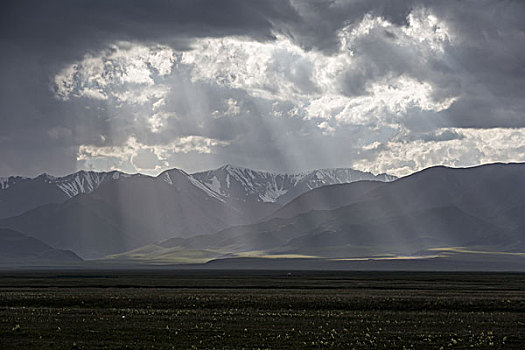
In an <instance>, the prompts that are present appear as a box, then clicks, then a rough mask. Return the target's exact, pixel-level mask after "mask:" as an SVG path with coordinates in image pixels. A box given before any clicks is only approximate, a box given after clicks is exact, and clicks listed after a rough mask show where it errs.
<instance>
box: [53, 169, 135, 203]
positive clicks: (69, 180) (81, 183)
mask: <svg viewBox="0 0 525 350" xmlns="http://www.w3.org/2000/svg"><path fill="white" fill-rule="evenodd" d="M129 176H131V175H129V174H125V173H121V172H119V171H112V172H109V173H105V172H100V173H99V172H95V171H84V170H81V171H79V172H77V173H74V174H71V175H68V176H64V177H58V178H55V177H51V176H49V175H48V177H49V179H50V181H51V182H52V183H55V184H56V185H57V186H58V188H60V189H61V190H62V191H63V192H64V193H65V194H66V195H67V196H68V197H70V198H72V197H75V196H77V195H78V194H80V193H91V192H93V191H94V190H96V189H97V188H99V187H100V185H102V184H103V183H106V182H108V181H112V180H118V179H120V178H124V177H129Z"/></svg>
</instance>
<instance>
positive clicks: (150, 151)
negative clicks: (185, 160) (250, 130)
mask: <svg viewBox="0 0 525 350" xmlns="http://www.w3.org/2000/svg"><path fill="white" fill-rule="evenodd" d="M227 145H228V143H227V142H225V141H221V140H215V139H210V138H206V137H202V136H195V135H192V136H184V137H177V138H175V139H174V140H173V141H172V142H170V143H168V144H155V145H148V144H145V143H142V142H140V141H138V140H137V138H136V137H135V136H130V137H129V138H128V139H127V140H126V142H124V144H122V145H119V146H95V145H81V146H80V147H79V149H78V153H77V161H79V162H81V163H82V164H83V166H84V167H85V168H90V167H92V166H93V165H94V164H96V163H97V162H100V161H101V160H104V159H106V160H107V159H110V160H111V161H110V163H111V166H110V168H111V169H115V170H125V171H130V170H129V169H125V168H123V164H131V166H132V170H131V171H144V172H145V173H152V174H155V173H158V171H159V170H161V169H165V168H167V167H169V164H168V163H167V159H168V158H169V157H170V156H171V155H172V154H173V153H191V152H195V153H204V154H210V153H213V150H214V149H215V148H216V147H225V146H227ZM145 164H148V165H149V166H151V167H148V166H145ZM107 166H108V165H107V164H106V167H107Z"/></svg>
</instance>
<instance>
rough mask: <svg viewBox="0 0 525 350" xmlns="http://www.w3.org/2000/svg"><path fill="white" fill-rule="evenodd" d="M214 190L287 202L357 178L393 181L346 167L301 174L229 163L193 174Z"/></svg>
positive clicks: (385, 176) (262, 199)
mask: <svg viewBox="0 0 525 350" xmlns="http://www.w3.org/2000/svg"><path fill="white" fill-rule="evenodd" d="M192 176H193V177H194V178H195V179H197V180H198V181H200V182H201V183H203V184H204V185H206V187H208V188H209V189H211V190H212V191H213V192H215V193H218V194H220V195H221V196H223V197H226V198H234V199H240V200H246V199H249V198H251V199H255V200H257V201H261V202H281V203H282V202H286V201H288V200H290V199H293V198H294V197H295V196H298V195H300V194H302V193H304V192H306V191H309V190H311V189H314V188H317V187H320V186H325V185H333V184H341V183H350V182H354V181H359V180H376V181H392V180H394V179H395V177H393V176H390V175H386V174H385V175H383V174H382V175H378V176H375V175H373V174H371V173H365V172H362V171H358V170H354V169H347V168H335V169H318V170H313V171H310V172H301V173H292V174H286V173H273V172H267V171H257V170H252V169H248V168H243V167H236V166H232V165H230V164H227V165H224V166H222V167H220V168H218V169H215V170H209V171H204V172H200V173H196V174H193V175H192Z"/></svg>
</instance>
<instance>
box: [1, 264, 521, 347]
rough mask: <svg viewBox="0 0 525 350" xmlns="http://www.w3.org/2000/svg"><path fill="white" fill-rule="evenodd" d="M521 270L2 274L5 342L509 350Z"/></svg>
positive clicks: (517, 334)
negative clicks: (502, 349) (486, 349)
mask: <svg viewBox="0 0 525 350" xmlns="http://www.w3.org/2000/svg"><path fill="white" fill-rule="evenodd" d="M524 291H525V274H510V273H431V272H428V273H421V272H417V273H414V272H412V273H411V272H306V271H291V272H290V271H271V272H268V271H237V272H236V271H167V270H162V271H161V270H150V271H146V270H142V271H138V270H136V271H124V270H122V271H98V272H95V271H41V272H39V271H25V272H0V348H2V349H29V348H39V349H128V348H129V349H141V348H148V349H149V348H152V349H172V348H174V349H179V348H180V349H192V348H193V349H214V348H215V349H242V348H246V349H265V348H274V349H284V348H291V349H318V348H341V349H352V348H356V349H362V348H363V349H364V348H388V349H392V348H399V349H402V348H414V349H421V348H435V349H439V348H457V349H465V348H475V349H481V348H505V349H523V347H524V344H525V292H524Z"/></svg>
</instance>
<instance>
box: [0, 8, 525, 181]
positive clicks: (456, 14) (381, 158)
mask: <svg viewBox="0 0 525 350" xmlns="http://www.w3.org/2000/svg"><path fill="white" fill-rule="evenodd" d="M219 4H220V3H219V2H213V1H210V2H207V1H196V2H191V3H189V2H186V1H172V2H156V1H155V2H129V3H124V2H119V1H116V2H113V3H111V4H105V5H104V4H103V3H99V2H93V1H84V2H79V3H76V5H72V4H71V3H68V2H60V1H58V2H50V3H49V5H43V4H40V3H38V4H33V5H35V6H28V4H27V3H23V4H22V5H21V4H20V3H9V4H6V5H3V6H4V8H5V10H6V11H3V13H4V14H5V13H7V14H9V15H10V16H11V17H10V19H9V21H6V22H5V23H4V24H3V25H2V36H1V37H0V40H1V41H0V43H1V45H2V46H3V47H4V50H2V51H3V52H7V55H6V57H4V58H2V59H1V62H0V63H1V68H0V69H1V71H2V76H3V78H4V79H3V80H2V82H1V83H0V84H1V95H0V100H1V102H2V106H3V110H2V119H3V120H2V125H3V128H2V129H3V130H2V131H0V147H2V149H3V150H4V154H5V157H3V158H2V159H1V160H0V173H2V174H5V175H9V174H11V173H20V174H34V173H36V172H40V171H48V172H51V173H56V174H60V173H64V172H69V171H72V170H75V169H78V168H86V169H97V170H109V169H120V170H124V171H128V172H135V171H140V172H145V173H151V174H155V173H158V172H160V171H162V170H163V169H166V168H171V167H181V168H183V169H186V170H188V171H194V170H200V169H204V168H211V167H214V166H218V165H221V164H223V163H234V164H239V165H244V166H247V167H253V168H261V169H270V170H278V171H289V170H304V169H311V168H320V167H354V168H356V169H360V170H368V171H373V172H389V173H392V174H394V175H405V174H408V173H410V172H413V171H415V170H419V169H422V168H424V167H428V166H431V165H436V164H446V165H454V166H467V165H475V164H480V163H486V162H496V161H504V162H507V161H525V143H524V142H525V141H523V140H525V116H524V115H523V110H525V109H524V107H525V96H524V95H523V91H525V65H524V62H525V45H524V44H525V25H524V24H523V21H521V20H520V19H522V18H523V16H524V15H525V6H524V5H523V4H522V3H521V2H512V1H484V2H455V1H454V2H448V1H439V2H438V1H435V2H434V1H420V2H418V1H394V2H392V1H385V2H373V3H372V2H370V3H369V2H360V1H347V2H346V1H324V2H323V1H315V2H313V1H292V2H289V3H288V2H285V1H279V2H271V1H264V2H257V1H256V2H236V1H227V2H224V3H222V5H219ZM82 6H85V7H86V8H87V14H85V16H87V17H88V18H89V20H90V21H89V23H87V22H86V21H87V20H82V19H79V21H78V23H77V22H75V21H73V20H72V19H71V18H75V16H80V15H81V11H80V10H79V8H80V7H82ZM77 7H78V8H77ZM57 9H58V13H59V14H60V15H63V16H69V17H65V18H64V19H59V20H58V24H54V25H50V26H49V27H46V26H39V24H42V23H46V21H45V19H46V18H47V19H49V20H51V17H52V14H53V12H54V11H52V10H57ZM37 10H39V12H38V13H35V11H37ZM137 11H142V13H144V16H137V15H136V13H137ZM55 12H56V11H55ZM110 15H112V16H113V20H111V19H110V17H111V16H110ZM70 17H71V18H70ZM13 18H14V19H13ZM33 18H36V21H35V22H36V24H34V23H31V22H30V21H29V20H28V19H33ZM59 18H61V17H60V16H59ZM15 19H17V20H15ZM61 24H63V25H67V26H68V27H67V28H62V29H63V30H65V31H63V32H61V31H59V29H60V28H59V27H60V25H61ZM138 29H142V30H138ZM74 37H76V38H78V40H73V38H74ZM46 41H47V45H46Z"/></svg>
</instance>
